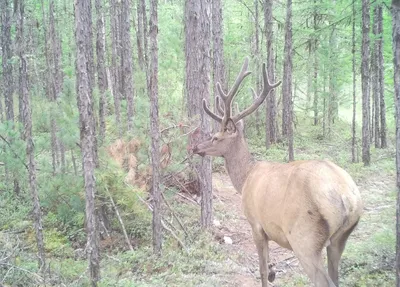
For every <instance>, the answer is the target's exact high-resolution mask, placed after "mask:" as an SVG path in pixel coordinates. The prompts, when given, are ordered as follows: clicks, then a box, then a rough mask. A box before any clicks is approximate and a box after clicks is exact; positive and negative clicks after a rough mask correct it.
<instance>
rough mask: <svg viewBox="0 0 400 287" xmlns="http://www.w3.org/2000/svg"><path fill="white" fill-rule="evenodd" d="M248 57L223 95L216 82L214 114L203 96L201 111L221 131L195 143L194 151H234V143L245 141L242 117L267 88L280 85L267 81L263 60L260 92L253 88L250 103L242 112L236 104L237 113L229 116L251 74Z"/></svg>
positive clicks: (218, 153) (259, 101) (257, 103)
mask: <svg viewBox="0 0 400 287" xmlns="http://www.w3.org/2000/svg"><path fill="white" fill-rule="evenodd" d="M248 66H249V59H248V58H246V59H245V61H244V63H243V66H242V69H241V71H240V73H239V75H238V76H237V78H236V81H235V83H234V84H233V86H232V88H231V89H230V90H229V92H228V93H227V94H226V93H225V92H224V91H223V90H222V88H221V84H220V83H217V89H218V93H219V96H216V100H215V107H216V110H217V113H213V112H212V111H211V110H210V109H209V107H208V106H207V102H206V100H205V99H203V109H204V111H205V112H206V113H207V114H208V115H209V116H210V117H211V118H212V119H214V120H216V121H217V122H219V123H220V130H219V131H218V132H217V133H215V134H214V135H212V137H211V139H209V140H207V141H205V142H202V143H200V144H199V145H197V146H196V147H195V148H194V149H193V152H194V153H196V154H199V155H201V156H204V155H210V156H223V157H224V156H225V154H226V153H227V152H230V151H234V150H236V148H235V146H236V145H237V144H238V143H241V142H242V141H243V140H244V136H243V121H242V119H243V118H245V117H246V116H248V115H250V114H252V113H253V112H254V111H255V110H256V109H257V108H258V107H259V106H260V105H261V104H262V103H263V102H264V100H265V99H266V98H267V96H268V94H269V92H270V91H272V90H273V89H274V88H276V87H277V86H279V85H280V84H281V81H279V82H277V83H275V84H271V83H270V82H269V80H268V74H267V71H266V67H265V63H264V64H263V66H262V73H263V89H262V91H261V93H260V94H259V95H257V94H256V92H255V91H254V89H253V88H251V91H252V93H253V95H254V99H255V100H254V102H253V104H252V105H251V106H250V107H248V108H247V109H245V110H243V111H239V108H238V106H237V105H236V109H235V110H236V111H235V112H236V114H235V115H232V102H233V98H234V97H235V96H236V94H237V92H238V89H239V87H240V85H241V83H242V82H243V80H244V79H245V78H246V77H247V76H248V75H250V74H251V72H250V71H248V70H247V69H248Z"/></svg>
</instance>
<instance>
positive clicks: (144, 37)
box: [138, 0, 150, 89]
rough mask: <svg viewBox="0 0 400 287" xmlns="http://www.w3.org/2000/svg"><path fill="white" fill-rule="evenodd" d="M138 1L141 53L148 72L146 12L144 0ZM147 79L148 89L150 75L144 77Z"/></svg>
mask: <svg viewBox="0 0 400 287" xmlns="http://www.w3.org/2000/svg"><path fill="white" fill-rule="evenodd" d="M138 1H140V3H141V4H140V7H141V8H142V17H143V50H144V52H143V54H144V63H145V67H146V73H148V69H149V68H148V66H149V59H148V58H149V56H148V53H149V45H148V38H147V37H148V36H149V35H148V31H147V12H146V0H138ZM146 79H147V88H148V89H149V79H150V77H146Z"/></svg>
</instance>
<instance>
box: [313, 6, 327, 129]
mask: <svg viewBox="0 0 400 287" xmlns="http://www.w3.org/2000/svg"><path fill="white" fill-rule="evenodd" d="M316 5H317V1H316V0H314V6H315V8H314V15H313V20H314V33H315V34H317V30H318V25H317V16H318V15H317V7H316ZM311 45H312V50H313V53H314V75H313V90H314V101H313V110H314V126H316V125H318V100H319V98H318V97H319V95H318V52H317V50H318V38H317V36H315V39H314V40H313V43H312V44H311ZM324 97H325V95H324Z"/></svg>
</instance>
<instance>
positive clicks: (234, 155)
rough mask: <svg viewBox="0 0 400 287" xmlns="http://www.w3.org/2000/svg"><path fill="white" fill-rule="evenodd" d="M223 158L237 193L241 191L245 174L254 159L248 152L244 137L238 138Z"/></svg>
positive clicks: (250, 167) (253, 162) (252, 164)
mask: <svg viewBox="0 0 400 287" xmlns="http://www.w3.org/2000/svg"><path fill="white" fill-rule="evenodd" d="M224 158H225V168H226V170H227V172H228V174H229V177H230V178H231V181H232V184H233V186H234V187H235V189H236V190H237V191H238V192H239V193H242V188H243V185H244V183H245V181H246V178H247V175H248V173H249V171H250V170H251V169H252V167H253V166H254V164H255V160H254V159H253V157H252V155H251V154H250V151H249V148H248V146H247V143H246V141H245V140H244V138H242V139H240V140H239V141H238V142H237V143H236V144H235V145H234V146H232V148H231V149H230V152H229V153H228V154H226V155H225V156H224Z"/></svg>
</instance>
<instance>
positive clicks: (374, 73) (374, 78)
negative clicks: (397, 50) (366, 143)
mask: <svg viewBox="0 0 400 287" xmlns="http://www.w3.org/2000/svg"><path fill="white" fill-rule="evenodd" d="M373 21H374V22H373V29H372V32H373V35H374V45H373V50H372V53H371V85H372V89H371V90H372V119H371V120H372V125H371V138H373V139H374V144H375V148H380V128H379V126H380V105H379V82H378V77H379V68H378V52H379V47H378V45H379V44H378V6H375V8H374V20H373Z"/></svg>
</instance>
